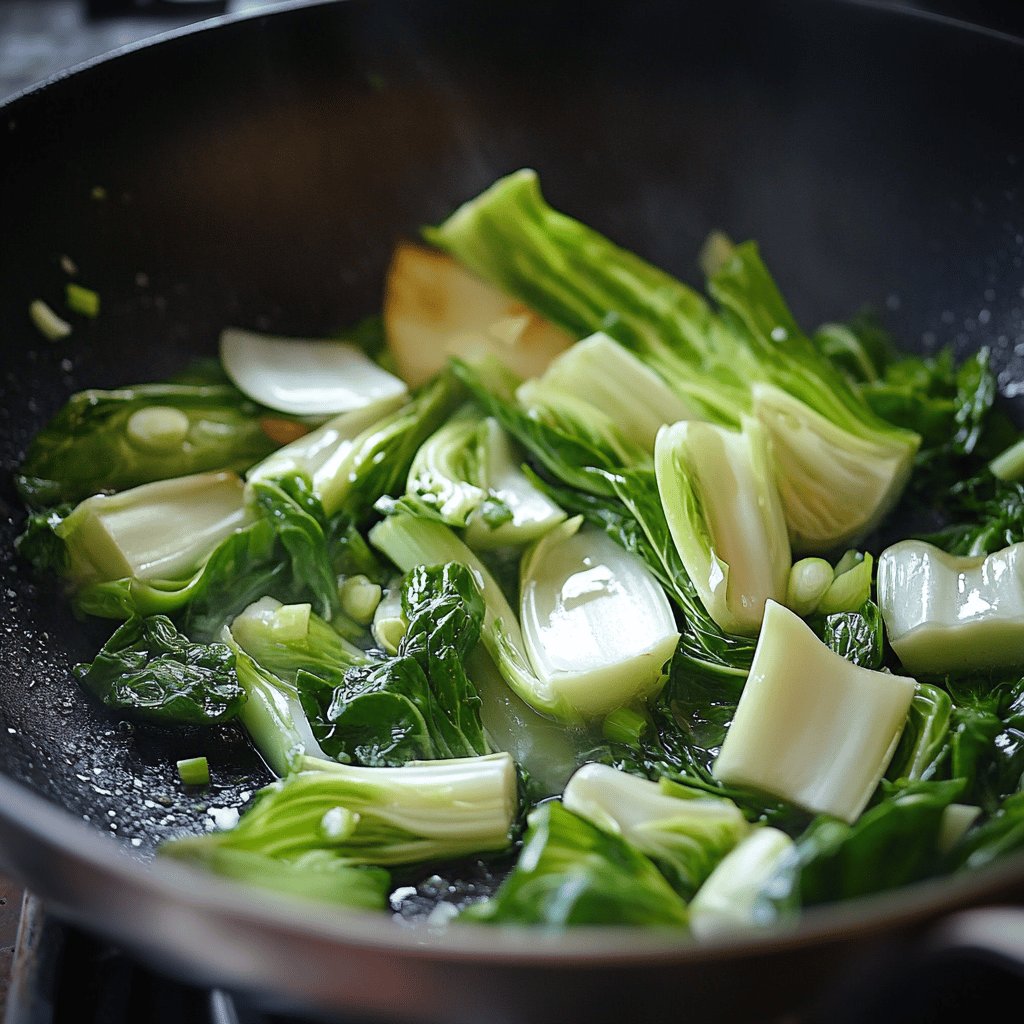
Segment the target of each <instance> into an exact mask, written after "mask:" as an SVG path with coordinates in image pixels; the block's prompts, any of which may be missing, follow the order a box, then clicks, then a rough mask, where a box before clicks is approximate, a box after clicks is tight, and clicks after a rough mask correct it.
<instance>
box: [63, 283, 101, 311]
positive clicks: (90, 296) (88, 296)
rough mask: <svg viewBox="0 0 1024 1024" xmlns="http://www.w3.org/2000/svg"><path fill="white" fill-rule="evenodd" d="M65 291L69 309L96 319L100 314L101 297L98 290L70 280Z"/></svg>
mask: <svg viewBox="0 0 1024 1024" xmlns="http://www.w3.org/2000/svg"><path fill="white" fill-rule="evenodd" d="M64 293H65V298H66V300H67V304H68V309H70V310H71V311H72V312H73V313H78V314H79V315H80V316H87V317H89V318H90V319H95V318H96V317H98V316H99V315H100V297H99V293H98V292H94V291H93V290H92V289H91V288H84V287H82V285H80V284H74V283H73V282H71V281H69V282H68V283H67V284H66V285H65V288H64Z"/></svg>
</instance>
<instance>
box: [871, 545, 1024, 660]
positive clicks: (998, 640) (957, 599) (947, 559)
mask: <svg viewBox="0 0 1024 1024" xmlns="http://www.w3.org/2000/svg"><path fill="white" fill-rule="evenodd" d="M877 579H878V582H877V591H878V604H879V607H880V608H881V611H882V618H883V620H884V622H885V628H886V633H887V634H888V637H889V642H890V643H891V644H892V649H893V650H894V651H895V652H896V654H897V656H898V657H899V659H900V661H901V662H902V663H903V667H904V668H905V669H906V670H907V671H908V672H915V673H937V672H957V671H961V670H967V671H970V670H975V671H976V670H980V669H991V668H1009V667H1012V666H1018V665H1024V544H1011V545H1010V546H1009V547H1006V548H1003V549H1002V550H1001V551H995V552H993V553H992V554H990V555H979V556H977V557H966V558H961V557H958V556H956V555H949V554H947V553H946V552H945V551H942V550H940V549H939V548H937V547H935V546H934V545H932V544H927V543H925V542H924V541H918V540H904V541H900V542H899V543H898V544H894V545H892V546H891V547H889V548H886V549H885V551H883V552H882V554H881V555H880V556H879V558H878V578H877Z"/></svg>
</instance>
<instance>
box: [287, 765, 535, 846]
mask: <svg viewBox="0 0 1024 1024" xmlns="http://www.w3.org/2000/svg"><path fill="white" fill-rule="evenodd" d="M298 767H299V769H300V770H301V771H311V772H316V773H321V772H322V773H325V774H324V776H323V778H325V779H326V780H329V783H328V784H329V785H330V784H333V786H335V787H336V796H337V799H338V803H339V804H340V805H341V806H343V807H345V808H346V809H347V810H350V811H354V812H355V813H357V814H359V815H362V816H364V817H367V818H371V819H374V820H376V821H378V822H380V823H381V824H382V825H386V826H388V827H390V828H391V829H393V830H394V831H395V833H396V834H397V835H396V838H398V837H399V836H400V834H401V833H407V834H408V836H409V838H414V837H415V838H416V839H421V840H428V841H433V842H435V843H437V844H438V845H439V846H443V847H444V855H445V856H448V857H454V856H458V855H459V854H460V853H461V854H463V855H467V854H470V853H480V852H484V851H487V850H503V849H506V848H507V847H508V844H509V832H510V830H511V828H512V819H513V818H514V817H515V814H516V810H517V809H518V804H519V797H518V790H517V784H518V780H517V777H516V769H515V762H514V761H513V760H512V758H511V756H510V755H509V754H505V753H498V754H481V755H479V756H477V757H453V758H448V759H446V760H443V761H410V762H408V764H404V765H402V767H401V768H364V767H361V766H358V765H347V764H338V763H337V762H336V761H331V762H321V761H318V760H314V759H310V758H303V759H302V760H301V761H300V762H299V765H298ZM367 838H368V839H369V838H370V837H369V836H368V837H367ZM439 852H440V851H439ZM378 863H384V861H383V860H378Z"/></svg>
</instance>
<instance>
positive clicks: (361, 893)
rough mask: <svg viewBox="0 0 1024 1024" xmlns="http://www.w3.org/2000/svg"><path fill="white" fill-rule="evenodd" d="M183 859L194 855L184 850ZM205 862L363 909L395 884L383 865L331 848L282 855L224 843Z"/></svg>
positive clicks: (237, 877) (377, 906) (383, 899)
mask: <svg viewBox="0 0 1024 1024" xmlns="http://www.w3.org/2000/svg"><path fill="white" fill-rule="evenodd" d="M172 856H173V854H172ZM180 859H182V860H188V859H190V858H188V857H186V856H184V855H182V856H181V858H180ZM202 865H203V867H204V868H205V869H206V870H209V871H213V872H214V873H215V874H218V875H222V876H223V877H225V878H230V879H233V880H234V881H236V882H239V883H241V884H243V885H256V886H259V887H260V888H261V889H270V890H272V891H274V892H279V893H283V894H285V895H287V896H293V897H295V896H297V897H299V898H300V899H304V900H312V901H314V902H317V903H333V904H335V905H337V906H342V907H356V908H360V909H364V910H384V909H386V908H387V903H388V893H389V891H390V890H391V875H390V873H389V872H388V871H387V870H385V869H384V868H377V867H364V866H353V865H352V864H350V863H349V862H348V861H346V860H344V859H343V858H340V857H337V856H335V854H334V853H333V852H332V851H330V850H312V851H310V852H309V853H306V854H302V855H300V856H298V857H295V858H294V859H293V860H281V859H278V858H276V857H268V856H266V855H265V854H261V853H254V852H252V851H251V850H239V849H235V848H233V847H224V846H222V847H220V848H218V849H210V850H205V851H203V854H202Z"/></svg>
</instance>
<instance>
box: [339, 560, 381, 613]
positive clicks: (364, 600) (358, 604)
mask: <svg viewBox="0 0 1024 1024" xmlns="http://www.w3.org/2000/svg"><path fill="white" fill-rule="evenodd" d="M382 594H383V591H382V590H381V586H380V584H379V583H374V582H373V581H372V580H371V579H369V578H368V577H366V576H364V575H362V573H359V574H357V575H355V576H349V577H348V578H347V579H345V580H344V581H343V582H342V584H341V589H340V595H341V610H342V611H343V612H344V613H345V614H346V615H348V616H349V617H350V618H352V619H354V620H355V621H356V622H358V623H359V624H360V625H361V626H368V625H370V623H371V622H372V621H373V617H374V615H375V614H376V612H377V608H378V606H379V605H380V601H381V596H382Z"/></svg>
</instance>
